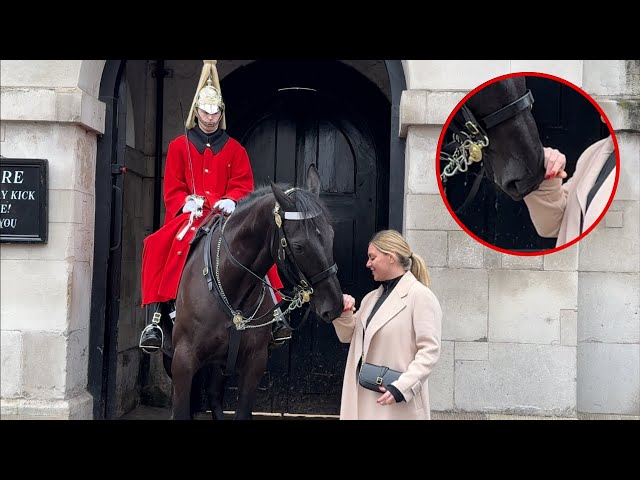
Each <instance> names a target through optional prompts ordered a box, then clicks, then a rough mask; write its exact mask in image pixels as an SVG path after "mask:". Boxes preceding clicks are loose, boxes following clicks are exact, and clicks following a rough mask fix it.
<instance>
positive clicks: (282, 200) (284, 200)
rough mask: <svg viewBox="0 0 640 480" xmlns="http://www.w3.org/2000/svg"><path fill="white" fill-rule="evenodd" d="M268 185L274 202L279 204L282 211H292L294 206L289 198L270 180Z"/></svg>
mask: <svg viewBox="0 0 640 480" xmlns="http://www.w3.org/2000/svg"><path fill="white" fill-rule="evenodd" d="M269 183H270V184H271V191H272V192H273V195H274V196H275V197H276V201H277V202H278V203H279V204H280V206H281V207H282V208H283V209H284V210H294V209H295V204H294V203H293V202H292V201H291V198H289V196H288V195H287V194H286V193H284V192H283V191H282V190H281V189H280V188H279V187H278V186H277V185H276V184H275V183H273V181H272V180H271V179H269Z"/></svg>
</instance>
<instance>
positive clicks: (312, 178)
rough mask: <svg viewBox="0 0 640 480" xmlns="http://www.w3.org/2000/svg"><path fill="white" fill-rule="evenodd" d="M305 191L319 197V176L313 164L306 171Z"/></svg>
mask: <svg viewBox="0 0 640 480" xmlns="http://www.w3.org/2000/svg"><path fill="white" fill-rule="evenodd" d="M307 190H310V191H311V192H313V193H314V194H315V196H316V197H317V196H319V195H320V174H319V173H318V169H317V168H316V165H315V164H314V163H312V164H311V165H309V168H308V169H307Z"/></svg>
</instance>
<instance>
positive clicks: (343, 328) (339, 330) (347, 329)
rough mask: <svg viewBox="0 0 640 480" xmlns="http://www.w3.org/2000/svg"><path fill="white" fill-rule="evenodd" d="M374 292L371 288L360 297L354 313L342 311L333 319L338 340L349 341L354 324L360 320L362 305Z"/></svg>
mask: <svg viewBox="0 0 640 480" xmlns="http://www.w3.org/2000/svg"><path fill="white" fill-rule="evenodd" d="M375 292H376V291H375V290H373V291H372V292H369V293H368V294H367V295H365V297H364V298H363V299H362V302H360V308H359V309H358V310H357V311H356V312H355V313H353V312H342V315H340V316H339V317H338V318H336V319H335V320H334V321H333V327H334V328H335V329H336V334H337V335H338V340H340V341H341V342H342V343H349V342H351V337H353V332H354V330H355V328H356V325H357V324H358V321H359V320H360V313H361V312H362V309H363V307H364V305H366V304H367V302H368V301H369V299H370V298H371V295H372V294H374V293H375Z"/></svg>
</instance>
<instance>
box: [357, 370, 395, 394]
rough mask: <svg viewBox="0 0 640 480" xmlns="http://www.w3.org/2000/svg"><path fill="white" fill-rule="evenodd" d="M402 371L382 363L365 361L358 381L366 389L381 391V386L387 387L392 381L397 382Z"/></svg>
mask: <svg viewBox="0 0 640 480" xmlns="http://www.w3.org/2000/svg"><path fill="white" fill-rule="evenodd" d="M400 375H402V372H398V371H397V370H393V369H391V368H389V367H384V366H382V365H374V364H373V363H363V364H362V365H361V366H360V373H358V383H359V384H360V385H361V386H363V387H364V388H366V389H369V390H373V391H374V392H378V393H380V389H379V388H378V387H379V386H382V387H384V388H387V387H388V386H389V384H390V383H393V382H395V381H396V380H397V379H398V378H399V377H400Z"/></svg>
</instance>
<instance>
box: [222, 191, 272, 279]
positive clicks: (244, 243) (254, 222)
mask: <svg viewBox="0 0 640 480" xmlns="http://www.w3.org/2000/svg"><path fill="white" fill-rule="evenodd" d="M270 203H273V202H269V199H268V198H264V199H259V200H258V201H257V202H256V203H255V204H254V205H253V206H252V207H250V208H246V209H242V210H237V211H236V212H234V214H233V215H232V216H231V217H230V218H229V220H228V221H229V223H228V225H227V226H226V227H225V230H224V236H225V239H226V243H227V245H228V246H229V250H230V251H231V253H232V254H233V256H234V257H235V258H236V260H238V261H239V262H240V263H241V264H242V265H244V266H245V267H246V268H247V269H249V270H251V272H253V273H255V274H256V275H257V276H259V277H261V278H262V277H264V276H265V275H266V274H267V271H268V270H269V269H270V268H271V266H272V265H273V257H272V254H271V247H272V225H275V221H274V219H273V214H272V212H271V209H272V208H273V207H272V206H270ZM220 257H221V267H222V268H223V269H224V270H226V271H227V272H228V274H229V275H232V276H240V277H243V276H245V275H247V276H249V277H252V278H253V279H254V280H255V277H253V276H252V275H250V274H249V273H248V272H246V271H245V270H243V269H242V268H241V267H239V266H238V265H237V264H236V263H235V262H234V261H233V260H232V259H231V258H230V256H229V255H228V251H227V250H226V249H221V251H220Z"/></svg>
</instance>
